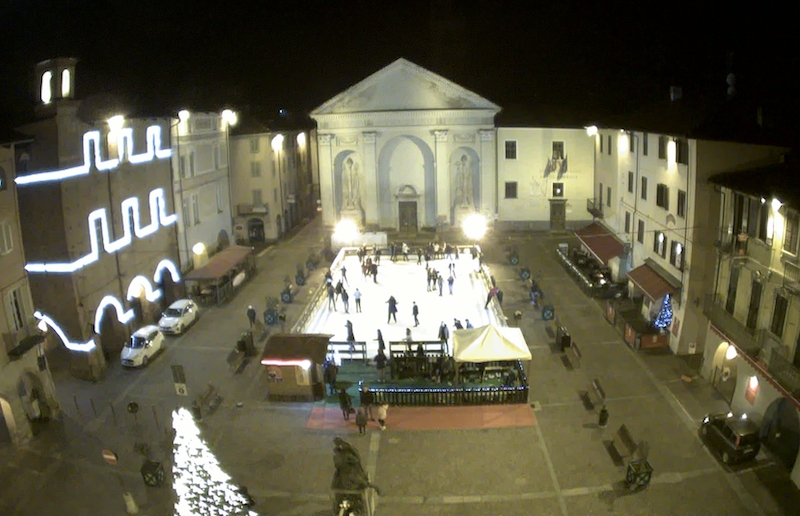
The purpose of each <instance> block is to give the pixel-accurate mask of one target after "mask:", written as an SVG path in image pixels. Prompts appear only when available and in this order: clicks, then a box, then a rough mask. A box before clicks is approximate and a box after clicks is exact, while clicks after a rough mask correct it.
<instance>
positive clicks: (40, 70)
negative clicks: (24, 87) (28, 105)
mask: <svg viewBox="0 0 800 516" xmlns="http://www.w3.org/2000/svg"><path fill="white" fill-rule="evenodd" d="M77 63H78V60H77V59H75V58H74V57H58V58H55V59H48V60H47V61H42V62H40V63H37V65H36V69H35V73H36V81H35V84H36V92H35V94H36V99H37V102H36V114H37V115H40V116H51V115H53V114H55V113H56V110H57V108H58V106H59V104H63V103H64V101H72V100H74V99H75V65H76V64H77Z"/></svg>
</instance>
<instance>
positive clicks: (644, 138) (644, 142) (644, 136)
mask: <svg viewBox="0 0 800 516" xmlns="http://www.w3.org/2000/svg"><path fill="white" fill-rule="evenodd" d="M642 155H643V156H647V133H642Z"/></svg>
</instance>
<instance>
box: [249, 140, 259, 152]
mask: <svg viewBox="0 0 800 516" xmlns="http://www.w3.org/2000/svg"><path fill="white" fill-rule="evenodd" d="M250 152H252V153H253V154H255V153H256V152H258V138H250Z"/></svg>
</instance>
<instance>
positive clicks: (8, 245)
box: [0, 220, 14, 255]
mask: <svg viewBox="0 0 800 516" xmlns="http://www.w3.org/2000/svg"><path fill="white" fill-rule="evenodd" d="M13 249H14V241H13V240H12V238H11V224H10V223H9V222H8V221H7V220H3V221H0V255H4V254H8V253H10V252H11V251H12V250H13Z"/></svg>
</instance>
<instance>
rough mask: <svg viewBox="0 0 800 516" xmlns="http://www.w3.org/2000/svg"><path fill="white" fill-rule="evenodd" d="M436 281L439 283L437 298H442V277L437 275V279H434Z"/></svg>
mask: <svg viewBox="0 0 800 516" xmlns="http://www.w3.org/2000/svg"><path fill="white" fill-rule="evenodd" d="M436 281H437V282H438V283H439V297H441V296H442V287H443V286H444V280H443V279H442V275H441V274H439V277H437V278H436Z"/></svg>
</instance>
